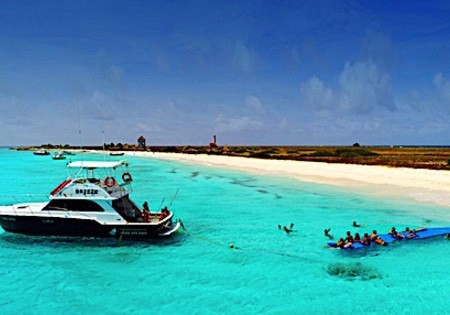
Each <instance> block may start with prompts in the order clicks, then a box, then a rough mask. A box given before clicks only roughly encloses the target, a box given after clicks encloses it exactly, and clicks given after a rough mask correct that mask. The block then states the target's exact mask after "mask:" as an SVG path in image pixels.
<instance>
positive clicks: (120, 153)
mask: <svg viewBox="0 0 450 315" xmlns="http://www.w3.org/2000/svg"><path fill="white" fill-rule="evenodd" d="M124 154H125V153H123V152H110V153H109V155H111V156H122V155H124Z"/></svg>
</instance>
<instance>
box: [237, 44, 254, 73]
mask: <svg viewBox="0 0 450 315" xmlns="http://www.w3.org/2000/svg"><path fill="white" fill-rule="evenodd" d="M256 60H257V56H256V53H255V52H254V51H252V50H251V49H250V48H248V47H247V46H246V45H245V44H244V43H242V42H241V41H237V42H236V44H235V47H234V55H233V60H232V61H233V64H234V65H235V66H237V67H238V68H239V69H241V70H242V71H243V72H245V73H247V74H250V73H252V72H253V71H254V70H255V67H256V63H257V62H256Z"/></svg>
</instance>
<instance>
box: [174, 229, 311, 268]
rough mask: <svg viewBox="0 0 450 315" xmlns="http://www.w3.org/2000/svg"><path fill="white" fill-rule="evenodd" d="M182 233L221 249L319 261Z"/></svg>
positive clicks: (185, 232)
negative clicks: (241, 246)
mask: <svg viewBox="0 0 450 315" xmlns="http://www.w3.org/2000/svg"><path fill="white" fill-rule="evenodd" d="M180 233H183V234H185V235H186V236H190V237H193V238H195V239H198V240H200V241H204V242H208V243H211V244H214V245H217V246H220V247H227V248H230V249H238V250H245V251H249V252H256V253H266V254H271V255H276V256H284V257H290V258H295V259H298V260H303V261H314V262H316V261H317V260H312V259H308V258H305V257H302V256H299V255H295V254H291V253H286V252H280V251H273V250H270V249H265V248H247V249H243V248H240V247H237V246H235V245H234V244H233V243H231V244H229V245H227V244H225V243H223V242H219V241H216V240H212V239H209V238H206V237H203V236H200V235H197V234H193V233H190V232H188V231H187V230H183V231H180Z"/></svg>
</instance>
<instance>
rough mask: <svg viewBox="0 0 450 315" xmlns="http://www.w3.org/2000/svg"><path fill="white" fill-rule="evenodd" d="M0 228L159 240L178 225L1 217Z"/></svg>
mask: <svg viewBox="0 0 450 315" xmlns="http://www.w3.org/2000/svg"><path fill="white" fill-rule="evenodd" d="M0 225H1V226H2V228H3V229H4V230H5V231H6V232H11V233H20V234H26V235H48V236H85V237H120V238H160V237H166V236H170V235H172V234H173V233H174V232H176V230H177V229H178V226H179V225H178V223H175V224H172V223H170V222H169V223H166V224H165V225H162V224H161V225H153V224H145V223H142V224H133V225H127V224H121V225H103V224H100V223H99V222H98V221H96V220H81V219H74V218H60V217H39V216H24V215H20V216H12V215H1V216H0Z"/></svg>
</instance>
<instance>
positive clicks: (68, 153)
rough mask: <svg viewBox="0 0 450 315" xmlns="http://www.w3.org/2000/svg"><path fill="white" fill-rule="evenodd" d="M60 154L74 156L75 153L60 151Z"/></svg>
mask: <svg viewBox="0 0 450 315" xmlns="http://www.w3.org/2000/svg"><path fill="white" fill-rule="evenodd" d="M62 154H64V155H75V153H73V152H71V151H62Z"/></svg>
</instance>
